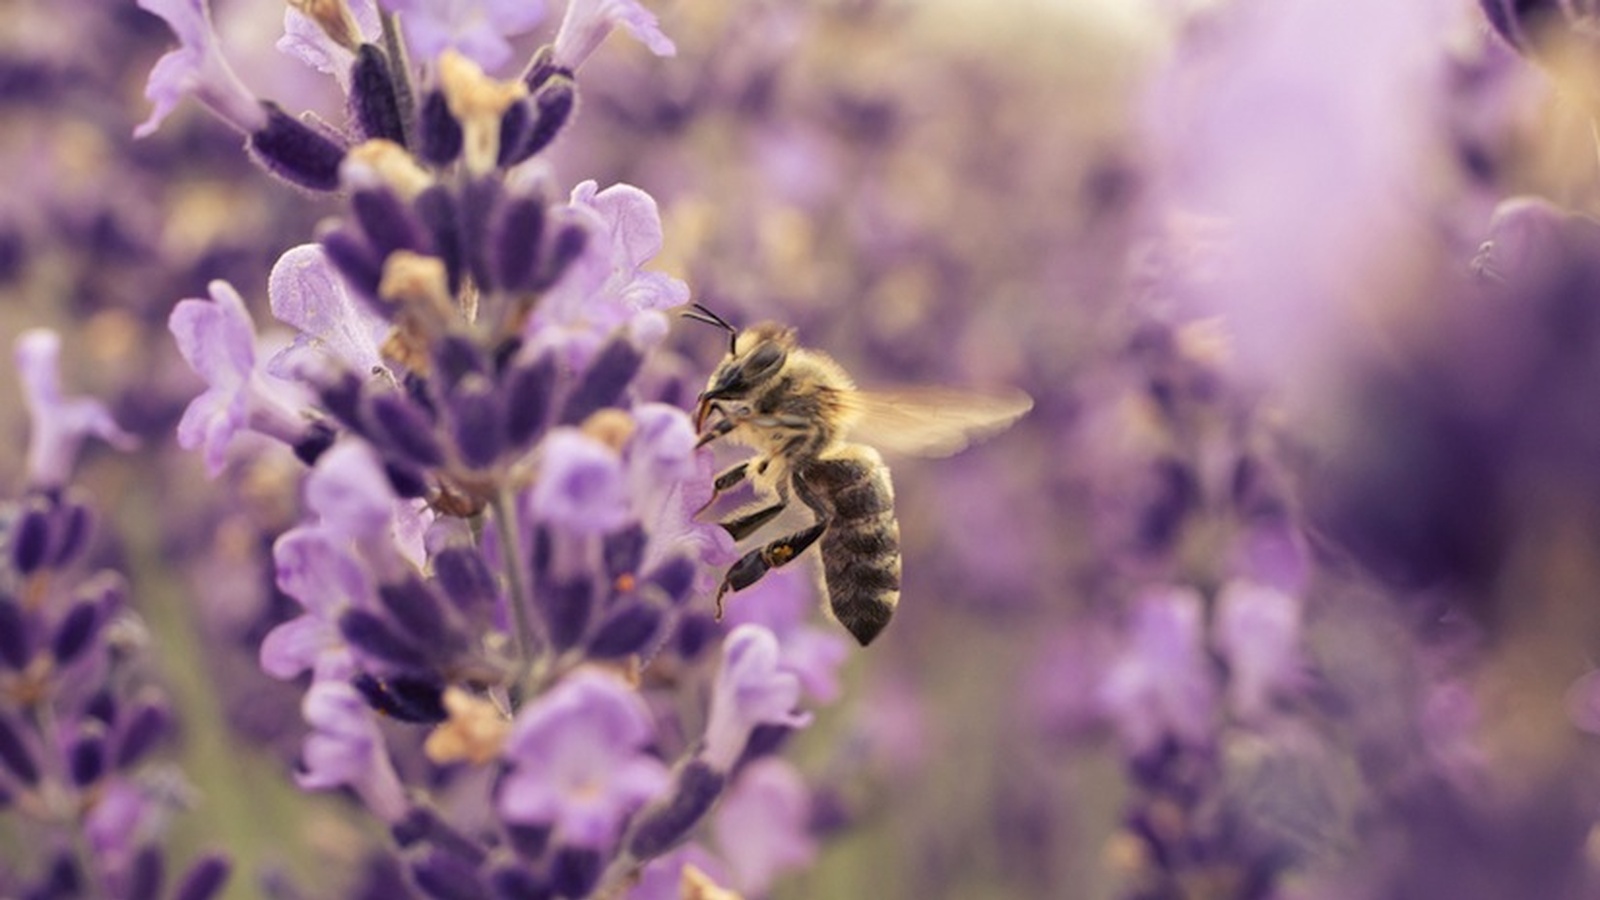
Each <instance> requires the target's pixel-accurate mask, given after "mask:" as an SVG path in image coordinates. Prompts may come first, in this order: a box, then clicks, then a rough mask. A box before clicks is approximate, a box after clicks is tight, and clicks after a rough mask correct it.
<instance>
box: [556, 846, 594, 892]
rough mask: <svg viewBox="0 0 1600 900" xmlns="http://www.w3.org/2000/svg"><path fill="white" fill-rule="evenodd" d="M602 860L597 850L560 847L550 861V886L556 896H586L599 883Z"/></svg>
mask: <svg viewBox="0 0 1600 900" xmlns="http://www.w3.org/2000/svg"><path fill="white" fill-rule="evenodd" d="M602 862H603V861H602V860H601V859H600V853H599V851H597V850H591V849H589V848H587V847H561V848H559V849H557V850H556V855H555V859H553V860H551V861H550V886H551V888H552V889H554V891H555V894H556V896H557V897H574V898H576V897H587V896H589V894H590V893H592V892H593V891H594V889H595V886H596V885H598V884H599V883H600V871H601V868H602Z"/></svg>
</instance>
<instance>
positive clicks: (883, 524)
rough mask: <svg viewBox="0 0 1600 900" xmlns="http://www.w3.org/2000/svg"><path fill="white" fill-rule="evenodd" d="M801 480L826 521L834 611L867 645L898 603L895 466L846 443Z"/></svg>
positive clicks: (804, 495)
mask: <svg viewBox="0 0 1600 900" xmlns="http://www.w3.org/2000/svg"><path fill="white" fill-rule="evenodd" d="M795 476H796V477H795V486H796V493H797V494H799V496H800V498H801V500H803V501H804V502H805V503H806V505H808V506H810V507H811V508H812V509H815V510H816V511H817V512H818V513H819V514H820V515H822V516H823V517H825V518H826V519H827V522H828V528H827V530H826V531H824V532H823V534H822V540H821V544H822V573H823V577H824V578H825V579H826V581H827V586H828V601H829V605H830V606H831V607H832V608H833V614H834V616H835V617H836V618H837V619H838V620H839V623H840V624H842V625H843V626H844V627H845V628H847V629H849V631H850V633H851V634H853V635H855V638H856V640H858V641H860V642H861V643H862V645H863V646H865V645H866V644H868V643H871V641H872V639H873V638H875V637H877V636H878V632H880V631H882V630H883V628H884V626H885V625H888V624H889V617H890V616H891V615H893V614H894V608H895V604H897V603H899V601H900V524H899V523H898V522H896V521H895V518H894V487H893V485H892V484H891V483H890V481H889V468H888V466H885V465H884V463H883V459H882V458H881V457H879V456H878V453H877V451H875V450H873V449H871V448H869V447H864V446H861V445H855V444H846V445H843V446H842V447H840V448H839V450H837V451H836V452H834V453H833V454H831V455H829V456H828V457H826V458H823V459H814V460H811V461H809V462H806V463H804V464H803V465H802V466H801V467H800V468H799V469H797V471H796V472H795Z"/></svg>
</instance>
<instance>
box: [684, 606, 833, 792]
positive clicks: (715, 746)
mask: <svg viewBox="0 0 1600 900" xmlns="http://www.w3.org/2000/svg"><path fill="white" fill-rule="evenodd" d="M799 702H800V678H799V676H797V675H795V674H794V673H793V672H786V671H783V670H782V669H780V668H778V639H777V638H776V637H774V636H773V634H772V632H770V631H768V630H767V629H765V628H762V627H761V626H759V625H740V626H739V627H738V628H735V629H734V630H733V631H732V632H730V633H729V634H728V637H727V640H725V641H724V642H723V644H722V668H721V669H719V670H718V671H717V681H716V685H715V686H714V687H713V688H712V693H711V716H710V720H709V722H708V723H707V725H706V743H705V751H704V752H703V754H702V756H703V758H704V759H705V761H706V762H707V763H708V764H710V765H711V766H712V767H714V768H716V769H717V770H718V771H721V772H727V771H729V770H731V769H732V768H733V764H734V763H735V762H737V761H738V759H739V756H740V754H742V753H744V748H745V745H746V744H748V743H749V742H750V733H751V732H752V731H754V730H755V727H756V726H757V725H786V726H788V727H790V728H803V727H805V726H806V725H809V724H810V723H811V714H810V713H798V712H795V711H794V707H795V704H797V703H799Z"/></svg>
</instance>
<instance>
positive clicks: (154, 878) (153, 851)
mask: <svg viewBox="0 0 1600 900" xmlns="http://www.w3.org/2000/svg"><path fill="white" fill-rule="evenodd" d="M165 877H166V872H165V865H164V863H163V861H162V858H161V848H160V847H157V846H156V845H155V844H146V845H144V846H143V847H140V848H139V852H138V853H137V854H136V855H135V856H134V857H133V866H132V867H131V868H130V869H129V871H128V885H127V893H126V896H127V898H128V900H158V898H159V897H160V896H161V882H162V880H163V879H164V878H165Z"/></svg>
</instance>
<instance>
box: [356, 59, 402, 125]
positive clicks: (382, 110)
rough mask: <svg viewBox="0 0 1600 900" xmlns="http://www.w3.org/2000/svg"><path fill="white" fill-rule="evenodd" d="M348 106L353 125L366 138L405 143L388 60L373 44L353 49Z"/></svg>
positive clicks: (398, 101) (397, 100) (397, 99)
mask: <svg viewBox="0 0 1600 900" xmlns="http://www.w3.org/2000/svg"><path fill="white" fill-rule="evenodd" d="M350 106H351V109H352V111H353V112H354V113H355V120H356V124H357V125H359V126H360V128H361V133H362V134H364V135H366V137H367V138H368V139H372V138H382V139H384V140H390V141H394V142H395V143H397V144H402V145H403V144H405V126H404V122H403V120H402V118H401V116H400V100H399V98H398V97H397V96H396V95H395V83H394V79H393V78H392V77H391V75H390V72H389V60H388V58H387V57H385V56H384V54H383V51H382V50H380V49H378V47H376V46H375V45H373V44H362V45H361V46H360V47H359V48H357V50H356V61H355V64H354V65H353V66H351V69H350Z"/></svg>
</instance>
